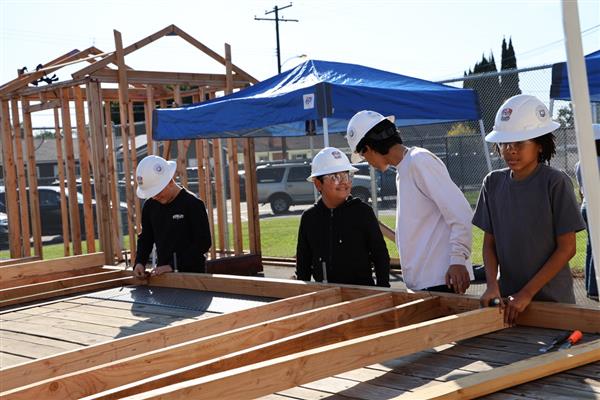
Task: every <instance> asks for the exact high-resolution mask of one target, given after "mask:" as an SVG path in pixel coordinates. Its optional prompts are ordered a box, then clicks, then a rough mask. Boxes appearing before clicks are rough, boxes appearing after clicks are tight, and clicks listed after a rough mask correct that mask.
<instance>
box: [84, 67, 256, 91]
mask: <svg viewBox="0 0 600 400" xmlns="http://www.w3.org/2000/svg"><path fill="white" fill-rule="evenodd" d="M117 74H118V72H117V70H114V69H103V70H100V71H96V72H94V73H93V74H91V75H90V76H91V77H93V78H94V79H98V80H99V81H100V82H107V83H117V81H118V76H117ZM127 81H128V82H129V83H130V84H134V83H137V84H145V85H189V86H192V85H193V86H200V87H207V86H209V87H211V88H226V87H227V85H228V81H227V77H226V75H224V74H203V73H193V72H166V71H140V70H128V71H127ZM249 83H250V82H249V81H248V80H246V79H240V78H239V77H238V76H232V77H231V83H230V84H231V88H232V89H233V88H234V87H235V88H242V87H246V86H247V85H248V84H249Z"/></svg>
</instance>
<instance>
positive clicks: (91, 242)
mask: <svg viewBox="0 0 600 400" xmlns="http://www.w3.org/2000/svg"><path fill="white" fill-rule="evenodd" d="M73 94H74V95H75V120H76V123H77V140H78V144H79V172H80V175H81V189H82V194H83V220H84V226H85V239H86V242H87V252H88V253H95V252H96V240H95V235H94V210H93V209H92V186H91V184H90V181H91V176H90V154H89V147H90V146H89V142H88V134H87V130H86V129H85V111H84V107H83V92H82V90H81V88H80V87H79V86H75V87H74V88H73ZM94 178H96V174H94ZM103 250H104V249H103Z"/></svg>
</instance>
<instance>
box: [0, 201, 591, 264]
mask: <svg viewBox="0 0 600 400" xmlns="http://www.w3.org/2000/svg"><path fill="white" fill-rule="evenodd" d="M475 198H476V197H475ZM380 219H381V221H382V222H383V223H384V224H386V225H388V226H390V227H392V228H394V227H395V216H394V215H383V216H381V218H380ZM299 224H300V216H290V217H279V218H267V219H262V220H261V221H260V240H261V246H262V254H263V255H264V256H270V257H294V255H295V254H296V241H297V238H298V236H297V235H298V226H299ZM229 229H230V234H231V235H233V227H232V226H230V228H229ZM242 232H243V237H244V248H245V249H247V248H248V247H249V246H248V228H247V224H246V223H244V224H243V231H242ZM124 241H125V248H128V246H129V236H125V238H124ZM386 244H387V247H388V251H389V253H390V257H392V258H397V257H398V250H397V249H396V245H395V244H394V243H393V242H391V241H389V240H386ZM482 244H483V232H482V231H481V230H480V229H479V228H476V227H473V254H472V258H473V263H474V264H482V263H483V261H482V258H481V247H482ZM585 244H586V234H585V231H582V232H579V233H578V234H577V254H576V255H575V257H573V259H572V260H571V268H572V269H573V271H574V272H582V271H583V264H584V262H585ZM82 247H83V252H84V253H86V252H87V245H86V243H85V242H83V243H82ZM99 247H100V246H99V244H98V241H96V249H99ZM71 254H73V253H71ZM63 255H64V253H63V244H62V243H59V244H52V245H46V246H44V259H51V258H58V257H63ZM0 258H10V255H9V252H8V250H2V251H0Z"/></svg>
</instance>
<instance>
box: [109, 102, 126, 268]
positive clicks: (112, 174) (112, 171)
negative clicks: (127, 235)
mask: <svg viewBox="0 0 600 400" xmlns="http://www.w3.org/2000/svg"><path fill="white" fill-rule="evenodd" d="M104 126H105V128H106V130H105V136H106V143H107V155H108V157H107V160H108V185H109V188H110V202H111V204H112V207H111V221H112V224H111V227H112V229H113V230H112V232H111V233H112V234H111V236H112V238H113V249H114V251H115V257H116V259H117V260H120V259H121V256H122V254H121V251H122V249H121V243H122V241H121V240H122V238H123V233H122V232H123V230H122V227H123V224H124V223H127V221H122V220H121V199H120V196H119V177H118V176H117V168H116V166H115V165H116V163H117V161H116V154H115V141H114V136H115V135H114V133H113V130H112V117H111V115H110V101H106V102H105V103H104Z"/></svg>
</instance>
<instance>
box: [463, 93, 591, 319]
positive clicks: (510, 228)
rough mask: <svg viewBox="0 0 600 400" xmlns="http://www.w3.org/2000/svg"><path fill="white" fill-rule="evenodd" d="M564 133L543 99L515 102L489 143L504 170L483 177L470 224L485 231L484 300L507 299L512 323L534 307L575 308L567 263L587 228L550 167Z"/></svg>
mask: <svg viewBox="0 0 600 400" xmlns="http://www.w3.org/2000/svg"><path fill="white" fill-rule="evenodd" d="M559 126H560V125H559V124H558V123H556V122H554V121H552V118H551V116H550V113H549V112H548V109H547V108H546V106H545V105H544V104H543V103H542V102H541V101H540V100H539V99H537V98H536V97H534V96H529V95H517V96H513V97H511V98H510V99H508V100H506V102H505V103H504V104H502V106H501V107H500V109H499V110H498V112H497V113H496V121H495V124H494V130H493V131H492V132H490V133H489V134H488V135H487V136H486V137H485V140H486V141H488V142H491V143H495V147H496V151H497V152H498V153H499V154H500V155H501V156H502V158H503V159H504V161H505V162H506V164H507V168H503V169H500V170H496V171H492V172H490V173H489V174H488V175H487V176H486V177H485V178H484V180H483V185H482V188H481V193H480V195H479V200H478V202H477V208H476V210H475V216H474V217H473V224H474V225H476V226H478V227H479V228H481V229H482V230H483V231H484V239H483V261H484V263H485V272H486V280H487V289H486V291H485V293H484V294H483V295H482V296H481V299H480V301H481V304H482V305H487V304H489V303H490V301H491V300H493V299H499V298H505V299H506V300H505V301H502V302H500V305H501V307H502V308H503V309H504V320H505V322H507V323H509V324H513V323H515V322H516V319H517V316H518V315H519V313H521V312H522V311H523V310H525V308H527V306H528V305H529V303H530V302H531V301H532V300H541V301H557V302H562V303H575V295H574V292H573V278H572V276H571V270H570V268H569V260H570V259H571V258H572V257H573V256H574V255H575V252H576V241H575V233H576V232H578V231H581V230H583V229H585V225H584V223H583V220H582V218H581V215H580V214H579V210H578V205H577V200H576V199H575V194H574V191H573V184H572V183H571V179H570V178H569V177H568V176H567V175H566V174H565V173H564V172H562V171H559V170H557V169H554V168H552V167H550V166H549V165H548V162H549V161H550V159H551V158H552V156H553V155H554V154H555V153H556V148H555V144H554V135H553V134H552V132H553V131H554V130H556V129H557V128H558V127H559ZM498 271H499V272H500V278H499V279H497V277H498Z"/></svg>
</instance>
